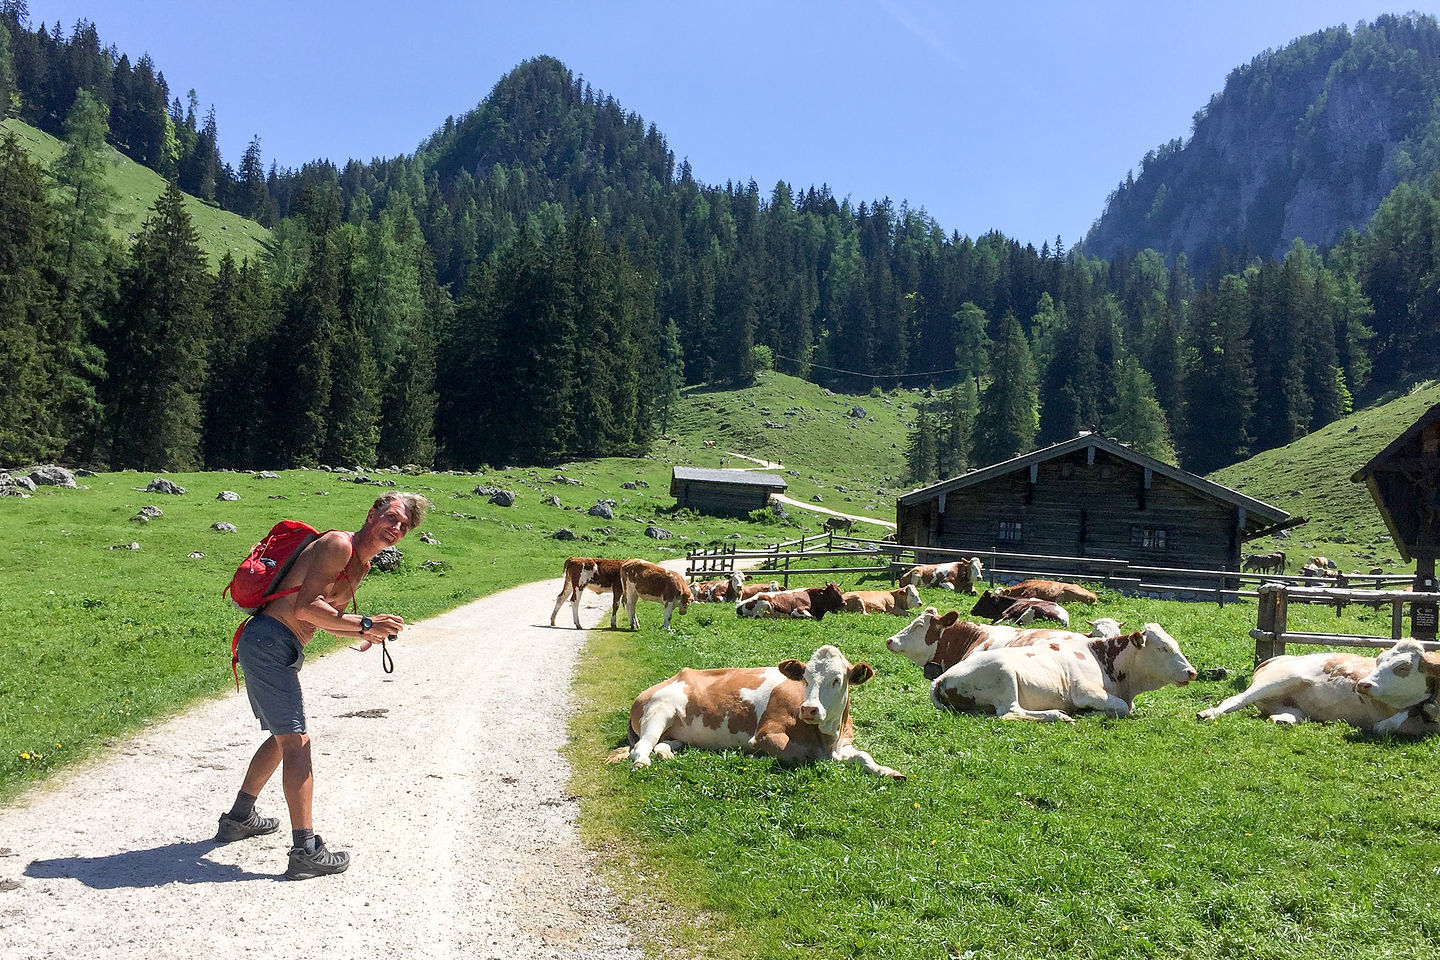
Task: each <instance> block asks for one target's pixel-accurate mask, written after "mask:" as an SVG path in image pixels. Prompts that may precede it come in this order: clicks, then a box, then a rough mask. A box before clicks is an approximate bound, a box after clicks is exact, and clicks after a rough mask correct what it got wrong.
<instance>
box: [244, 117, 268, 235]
mask: <svg viewBox="0 0 1440 960" xmlns="http://www.w3.org/2000/svg"><path fill="white" fill-rule="evenodd" d="M269 200H270V195H269V193H267V192H266V190H265V164H264V163H263V162H262V161H261V159H260V137H259V136H255V137H251V138H250V145H249V146H248V147H246V148H245V154H244V156H242V157H241V158H240V183H239V187H238V191H237V193H236V195H235V212H236V213H238V214H240V215H241V216H242V217H249V218H250V219H252V220H258V221H259V222H261V223H264V224H267V225H268V221H269V219H270V218H269V210H268V205H269Z"/></svg>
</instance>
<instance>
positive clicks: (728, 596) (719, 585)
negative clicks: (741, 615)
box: [690, 570, 745, 603]
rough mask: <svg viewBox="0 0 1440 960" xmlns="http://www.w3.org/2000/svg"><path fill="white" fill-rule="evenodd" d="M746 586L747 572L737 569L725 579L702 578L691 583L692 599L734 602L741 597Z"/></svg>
mask: <svg viewBox="0 0 1440 960" xmlns="http://www.w3.org/2000/svg"><path fill="white" fill-rule="evenodd" d="M744 586H745V574H743V573H741V572H740V571H738V570H737V571H735V572H734V573H732V574H730V576H728V577H726V578H725V579H724V580H701V581H699V582H697V583H692V584H690V599H691V600H694V601H695V602H696V603H722V602H724V601H727V600H728V601H730V602H732V603H733V602H734V601H736V600H739V599H740V591H741V590H742V589H743V588H744Z"/></svg>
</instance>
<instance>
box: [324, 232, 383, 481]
mask: <svg viewBox="0 0 1440 960" xmlns="http://www.w3.org/2000/svg"><path fill="white" fill-rule="evenodd" d="M332 238H333V239H334V240H335V241H336V243H337V245H338V246H339V248H340V255H339V259H340V276H339V283H338V288H339V289H338V294H339V296H338V302H337V309H338V313H339V317H338V324H337V326H338V335H337V336H336V338H335V341H334V343H333V344H332V345H331V348H330V364H331V370H332V375H331V377H330V393H329V396H328V397H327V398H326V402H325V423H326V429H325V440H324V442H323V443H322V444H321V445H320V459H321V460H322V461H324V462H325V463H339V464H347V465H349V464H354V465H356V466H372V465H374V464H375V462H376V461H375V446H376V444H377V443H378V442H379V440H380V371H379V367H378V366H377V364H376V363H375V349H374V343H373V342H372V341H371V339H370V337H369V336H368V335H367V334H366V332H365V331H364V330H363V329H362V321H361V319H360V317H359V316H358V312H359V307H360V300H361V294H360V291H359V289H358V285H359V283H360V281H361V277H360V275H359V273H358V271H357V270H356V266H357V264H356V251H355V245H356V242H357V240H356V237H355V235H354V228H353V227H350V226H346V227H342V228H341V229H339V230H336V231H334V233H333V234H332Z"/></svg>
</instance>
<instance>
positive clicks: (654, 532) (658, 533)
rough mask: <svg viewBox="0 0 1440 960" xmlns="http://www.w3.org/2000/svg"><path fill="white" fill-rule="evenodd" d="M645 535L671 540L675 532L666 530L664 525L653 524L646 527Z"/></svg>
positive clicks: (656, 538) (654, 538)
mask: <svg viewBox="0 0 1440 960" xmlns="http://www.w3.org/2000/svg"><path fill="white" fill-rule="evenodd" d="M645 536H647V537H649V538H650V539H651V540H669V539H670V538H671V537H673V536H675V534H673V533H671V532H670V531H669V530H666V529H665V528H664V527H653V526H652V527H646V528H645Z"/></svg>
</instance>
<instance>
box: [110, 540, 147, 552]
mask: <svg viewBox="0 0 1440 960" xmlns="http://www.w3.org/2000/svg"><path fill="white" fill-rule="evenodd" d="M110 549H111V550H139V549H140V544H139V543H138V542H136V541H134V540H131V541H130V542H129V543H117V544H115V546H113V547H110Z"/></svg>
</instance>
